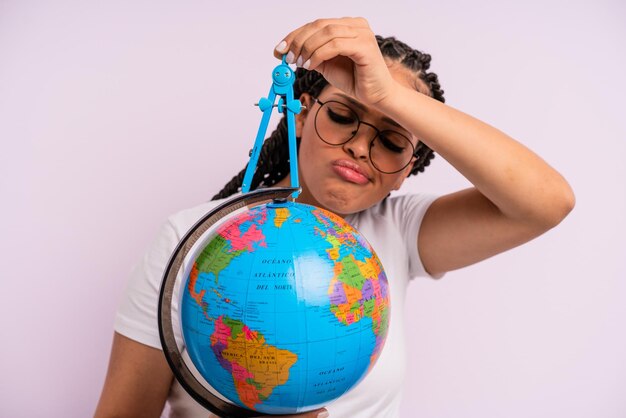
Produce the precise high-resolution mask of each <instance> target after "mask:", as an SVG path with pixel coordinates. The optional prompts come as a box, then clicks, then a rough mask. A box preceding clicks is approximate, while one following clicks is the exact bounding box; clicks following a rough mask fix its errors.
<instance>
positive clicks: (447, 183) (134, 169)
mask: <svg viewBox="0 0 626 418" xmlns="http://www.w3.org/2000/svg"><path fill="white" fill-rule="evenodd" d="M341 16H364V17H366V18H368V19H369V22H370V25H371V27H372V28H373V29H374V31H375V32H377V33H379V34H382V35H396V36H397V37H399V38H400V39H402V40H404V41H405V42H407V43H409V44H410V45H412V46H414V47H416V48H418V49H422V50H424V51H427V52H429V53H430V54H432V56H433V62H432V67H431V70H432V71H435V72H436V73H438V74H439V77H440V81H441V84H442V86H443V88H444V90H445V97H446V100H447V103H448V104H449V105H450V106H453V107H455V108H458V109H461V110H463V111H464V112H467V113H469V114H471V115H474V116H476V117H478V118H480V119H482V120H484V121H486V122H487V123H490V124H492V125H494V126H496V127H498V128H499V129H501V130H503V131H504V132H506V133H508V134H509V135H511V136H513V137H514V138H516V139H518V140H519V141H521V142H522V143H524V144H525V145H527V146H528V147H530V148H531V149H533V150H534V151H536V152H537V153H538V154H539V155H541V156H542V157H543V158H544V159H545V160H546V161H547V162H548V163H550V164H551V165H552V166H554V167H555V168H556V169H557V170H559V171H560V172H561V173H562V174H563V175H564V176H565V177H566V178H567V179H568V180H569V182H570V183H571V185H572V187H573V189H574V191H575V193H576V197H577V205H576V208H575V209H574V211H573V212H572V213H571V214H570V216H569V217H568V218H566V219H565V221H564V222H563V223H561V225H559V226H558V227H557V228H555V229H553V230H551V231H549V232H548V233H546V234H545V235H543V236H541V237H540V238H538V239H536V240H534V241H533V242H531V243H529V244H527V245H524V246H522V247H520V248H517V249H514V250H511V251H509V252H507V253H505V254H503V255H500V256H497V257H494V258H492V259H489V260H486V261H484V262H482V263H480V264H478V265H475V266H472V267H469V268H465V269H462V270H459V271H455V272H451V273H449V274H447V276H446V277H445V278H444V279H442V280H440V281H433V280H427V279H418V280H416V281H414V283H412V286H411V287H410V294H409V295H408V298H409V299H410V302H409V303H408V310H407V312H406V313H405V314H406V315H408V316H410V317H411V319H410V321H409V327H408V330H407V331H408V332H409V333H410V345H411V346H410V350H411V351H410V353H411V357H410V370H409V376H410V378H409V381H408V382H407V385H406V394H405V395H406V396H405V401H404V405H403V417H407V418H409V417H423V418H444V417H445V418H448V417H454V418H462V417H463V418H465V417H467V418H474V417H476V418H479V417H480V418H502V417H504V418H527V417H534V418H548V417H550V418H552V417H568V418H589V417H593V418H623V417H624V416H626V392H625V387H626V355H625V353H626V336H625V330H626V320H625V318H626V303H625V302H626V282H625V279H626V268H625V259H626V238H625V233H626V226H625V222H624V213H626V186H625V183H626V182H625V180H626V169H625V165H624V155H625V153H626V146H625V145H624V144H625V142H624V141H625V139H626V123H625V121H624V119H625V118H626V114H625V113H624V97H625V93H626V88H625V87H626V83H625V81H624V68H626V57H625V53H624V51H625V48H624V40H625V39H626V6H625V3H624V2H623V1H621V0H613V1H610V0H599V1H586V2H581V1H549V0H547V1H546V0H543V1H540V0H532V1H523V2H520V1H516V2H512V1H511V2H502V1H495V0H492V1H490V0H480V1H474V2H463V1H452V0H440V1H429V2H426V1H390V0H389V1H385V2H365V1H341V2H340V1H336V0H333V1H327V0H321V1H315V2H277V3H271V2H246V3H244V2H235V1H233V2H228V3H227V2H210V1H199V0H194V1H176V2H175V1H170V2H167V1H155V0H150V1H147V0H139V1H127V0H126V1H122V0H112V1H106V2H104V1H102V2H96V1H80V0H76V1H71V0H59V1H48V2H46V1H29V0H21V1H18V0H13V1H9V0H0V145H1V148H0V199H1V203H2V204H1V205H0V257H1V259H0V260H1V266H2V268H1V270H0V275H1V276H0V326H1V327H0V333H1V335H2V337H1V338H2V340H1V343H0V416H2V417H11V418H13V417H29V418H30V417H86V416H90V415H91V414H92V413H93V411H94V408H95V405H96V403H97V400H98V397H99V394H100V390H101V387H102V383H103V380H104V377H105V372H106V367H107V362H108V356H109V350H110V344H111V338H112V332H113V331H112V326H113V318H114V312H115V310H116V306H117V303H118V300H119V298H120V295H121V294H122V292H123V290H124V287H125V283H126V280H127V277H128V273H129V271H130V269H131V267H132V266H133V264H134V263H136V262H137V261H138V260H139V258H140V257H141V255H142V253H143V251H144V250H145V248H146V246H147V245H148V244H149V243H150V242H151V241H152V239H154V236H155V234H156V231H157V228H158V226H159V224H160V223H161V222H162V221H163V220H164V219H165V218H166V217H167V216H168V215H169V214H170V213H172V212H175V211H178V210H180V209H183V208H186V207H190V206H194V205H196V204H198V203H200V202H203V201H205V200H208V199H210V198H211V196H213V194H214V193H216V192H217V191H218V190H219V189H220V188H221V187H222V186H223V184H224V183H225V182H226V181H227V180H229V179H230V178H231V176H232V175H234V174H235V173H236V172H237V171H238V170H239V169H240V168H241V167H242V166H243V165H244V164H245V162H246V161H247V158H248V150H249V149H250V147H251V144H252V142H253V140H254V136H255V134H256V130H257V128H258V125H259V122H260V116H261V113H260V112H259V111H258V109H257V108H255V107H254V106H253V103H255V102H256V101H258V99H259V98H260V97H262V96H265V95H266V94H267V91H268V89H269V87H270V82H271V81H270V72H271V69H272V68H273V67H274V66H275V65H276V63H277V61H276V60H275V59H274V58H273V56H272V50H273V48H274V46H275V45H276V44H277V43H278V42H279V41H280V40H281V39H282V38H283V36H285V35H286V34H287V33H288V32H289V31H291V30H292V29H295V28H296V27H298V26H300V25H302V24H304V23H306V22H307V21H310V20H313V19H315V18H318V17H341ZM468 185H469V183H468V182H467V180H465V179H464V178H463V177H462V176H461V175H460V174H458V173H457V172H456V171H455V170H454V168H453V167H452V166H450V165H449V164H448V163H447V162H446V161H445V160H444V159H443V158H441V157H438V158H436V159H435V160H434V161H433V164H432V165H431V166H430V167H429V168H428V169H427V170H426V172H425V173H424V174H423V175H419V176H417V177H413V178H411V179H409V180H408V181H407V182H406V183H405V185H404V188H403V189H402V192H403V193H408V192H416V191H427V192H433V193H438V194H444V193H448V192H451V191H454V190H457V189H459V188H464V187H467V186H468ZM528 198H529V199H532V198H533V197H532V196H528ZM396 314H398V313H396Z"/></svg>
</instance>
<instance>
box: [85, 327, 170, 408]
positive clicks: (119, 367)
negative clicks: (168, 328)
mask: <svg viewBox="0 0 626 418" xmlns="http://www.w3.org/2000/svg"><path fill="white" fill-rule="evenodd" d="M172 379H173V375H172V372H171V370H170V368H169V365H168V364H167V361H166V360H165V356H164V355H163V352H162V351H161V350H159V349H156V348H153V347H149V346H147V345H144V344H141V343H138V342H136V341H134V340H131V339H130V338H127V337H125V336H123V335H121V334H118V333H117V332H116V333H115V334H114V336H113V347H112V349H111V358H110V360H109V369H108V371H107V376H106V380H105V382H104V388H103V389H102V394H101V395H100V401H99V402H98V407H97V409H96V413H95V418H105V417H119V418H122V417H129V418H131V417H133V418H144V417H145V418H148V417H156V418H158V417H160V416H161V412H162V411H163V406H164V405H165V401H166V399H167V395H168V393H169V390H170V386H171V384H172Z"/></svg>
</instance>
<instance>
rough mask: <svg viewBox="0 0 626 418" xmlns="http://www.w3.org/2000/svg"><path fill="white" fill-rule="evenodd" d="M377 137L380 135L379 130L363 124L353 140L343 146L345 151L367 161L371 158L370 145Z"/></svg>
mask: <svg viewBox="0 0 626 418" xmlns="http://www.w3.org/2000/svg"><path fill="white" fill-rule="evenodd" d="M366 126H367V128H369V129H367V128H366ZM376 135H378V130H376V129H375V128H374V127H371V126H369V125H365V124H361V125H360V126H359V128H358V129H357V131H356V133H355V134H354V136H353V137H352V139H350V140H349V141H348V142H346V143H345V144H344V145H343V147H344V150H345V151H346V152H348V153H349V154H350V155H352V156H353V157H354V158H356V159H367V158H369V151H370V143H371V142H372V140H373V139H374V138H375V137H376Z"/></svg>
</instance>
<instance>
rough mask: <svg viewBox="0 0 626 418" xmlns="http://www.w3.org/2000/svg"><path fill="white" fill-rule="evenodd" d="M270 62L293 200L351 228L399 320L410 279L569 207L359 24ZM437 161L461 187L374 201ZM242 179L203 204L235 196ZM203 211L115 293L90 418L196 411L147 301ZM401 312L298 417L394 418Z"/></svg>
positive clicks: (519, 155)
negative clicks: (286, 108)
mask: <svg viewBox="0 0 626 418" xmlns="http://www.w3.org/2000/svg"><path fill="white" fill-rule="evenodd" d="M274 54H275V56H276V57H277V58H280V57H282V56H283V55H284V54H287V61H288V62H289V63H295V64H296V65H297V66H298V67H301V68H300V69H299V70H298V74H297V75H298V77H297V80H296V84H295V86H294V90H295V94H296V97H299V98H300V100H301V102H302V104H303V105H304V106H305V109H304V110H303V111H302V112H301V113H300V114H299V115H297V117H296V135H297V136H298V138H300V140H299V154H298V155H299V170H300V182H301V186H302V193H301V194H300V195H299V197H298V199H297V200H298V202H301V203H308V204H312V205H315V206H319V207H322V208H325V209H328V210H331V211H333V212H335V213H337V214H339V215H341V216H343V217H345V219H346V220H347V221H348V222H349V223H350V224H352V225H353V226H355V227H356V228H357V229H358V230H359V231H360V232H361V233H362V234H364V235H365V236H366V238H367V239H368V240H369V241H370V242H371V244H372V246H373V247H374V249H375V251H376V252H377V254H378V256H379V258H380V259H381V261H382V263H383V265H384V266H385V269H386V271H387V276H388V277H389V278H390V288H391V289H392V293H391V300H392V301H393V302H392V303H393V306H394V312H402V307H403V303H404V291H405V288H406V285H407V284H408V281H409V279H410V278H411V277H414V276H418V275H424V276H431V277H441V276H442V275H443V274H444V273H445V272H447V271H450V270H454V269H458V268H461V267H464V266H468V265H470V264H473V263H476V262H478V261H481V260H484V259H486V258H488V257H491V256H493V255H496V254H498V253H501V252H503V251H506V250H508V249H510V248H513V247H515V246H517V245H520V244H522V243H524V242H527V241H529V240H531V239H533V238H535V237H537V236H539V235H540V234H542V233H544V232H545V231H547V230H548V229H550V228H552V227H554V226H556V225H557V224H558V223H559V222H560V221H561V220H562V219H563V218H564V217H565V216H566V215H567V214H568V213H569V212H570V211H571V210H572V208H573V206H574V195H573V192H572V190H571V189H570V187H569V185H568V184H567V182H566V181H565V179H564V178H563V177H562V176H561V175H560V174H559V173H558V172H556V171H555V170H554V169H552V168H551V167H550V166H549V165H547V164H546V163H545V162H544V161H543V160H542V159H541V158H539V157H538V156H537V155H535V154H534V153H533V152H531V151H530V150H528V149H527V148H526V147H524V146H523V145H521V144H520V143H518V142H516V141H515V140H513V139H512V138H510V137H508V136H507V135H506V134H504V133H502V132H500V131H499V130H497V129H495V128H493V127H491V126H489V125H487V124H485V123H484V122H481V121H479V120H477V119H475V118H473V117H471V116H468V115H466V114H464V113H462V112H460V111H458V110H455V109H453V108H451V107H449V106H446V105H444V104H443V92H442V91H441V89H440V86H439V83H438V79H437V76H436V75H435V74H433V73H429V72H427V70H428V68H429V63H430V56H429V55H427V54H423V53H421V52H419V51H416V50H413V49H411V48H409V47H408V46H407V45H405V44H403V43H402V42H399V41H397V40H395V39H394V38H386V39H384V38H380V37H376V36H375V35H374V33H373V32H372V30H371V29H370V28H369V25H368V22H367V21H366V20H365V19H362V18H342V19H321V20H316V21H315V22H311V23H308V24H306V25H304V26H302V27H300V28H298V29H296V30H294V31H293V32H291V33H289V34H288V35H287V36H286V37H285V38H284V40H282V41H281V42H280V43H279V44H278V46H277V47H276V49H275V51H274ZM433 152H436V153H438V154H439V155H441V156H442V157H443V158H445V159H446V160H447V161H448V162H449V163H450V164H451V165H452V166H454V167H455V169H457V170H458V171H459V172H460V173H461V174H462V175H463V176H465V177H466V178H467V179H468V180H469V181H470V182H471V183H472V185H473V187H471V188H468V189H465V190H460V191H458V192H455V193H451V194H448V195H444V196H440V197H435V196H424V195H419V194H418V195H409V196H402V197H395V198H388V195H389V193H390V192H391V191H393V190H397V189H399V188H400V186H401V185H402V183H403V182H404V180H405V179H406V177H407V176H408V175H410V174H417V173H418V172H420V171H423V170H424V167H425V166H427V165H428V163H429V161H430V159H431V158H432V156H433ZM260 161H261V163H260V164H261V166H260V167H259V169H258V171H257V173H256V174H255V180H253V185H252V187H253V188H256V187H266V186H289V184H290V178H289V165H288V157H287V146H286V123H285V121H284V119H283V121H281V123H280V124H279V127H278V128H277V130H276V131H275V132H274V133H273V134H272V136H271V137H270V139H269V140H268V141H266V144H265V145H264V150H263V151H262V154H261V158H260ZM242 178H243V172H242V173H240V174H239V175H238V176H236V177H235V178H234V179H233V180H232V181H231V182H230V183H229V184H228V185H226V187H225V188H224V189H223V190H222V191H221V192H220V193H219V194H218V195H216V196H215V198H217V199H221V198H225V197H227V196H229V195H230V194H233V193H235V192H237V191H238V190H239V189H240V187H241V179H242ZM216 204H217V202H210V203H206V204H203V205H200V206H198V207H196V208H192V209H189V210H186V211H183V212H180V213H178V214H176V215H173V216H172V217H170V219H169V220H168V222H166V224H165V225H164V227H163V229H162V230H161V233H160V235H159V238H158V239H157V241H156V242H155V244H154V245H153V247H152V248H151V249H150V250H149V251H148V252H147V254H146V257H145V258H144V260H143V262H142V263H141V264H140V265H139V266H138V268H137V269H136V270H135V273H134V274H133V278H132V279H131V282H130V284H129V289H128V294H127V297H126V299H125V300H124V301H123V302H122V305H121V307H120V311H119V313H118V318H117V322H116V328H115V329H116V333H115V336H114V342H113V348H112V354H111V360H110V365H109V371H108V374H107V378H106V382H105V385H104V389H103V393H102V396H101V399H100V403H99V405H98V409H97V411H96V416H98V417H106V416H133V417H138V416H146V417H148V416H150V417H155V416H159V414H160V413H161V411H162V410H163V406H164V404H165V402H166V400H168V399H169V401H170V406H171V411H172V416H189V417H196V416H203V417H204V416H206V415H207V412H206V411H205V410H203V409H202V407H200V406H199V405H197V404H195V402H194V401H193V400H192V399H191V398H190V397H189V396H188V395H186V394H185V393H184V391H183V390H182V388H181V387H180V385H178V384H177V382H175V381H173V377H172V373H171V371H170V369H169V367H168V365H167V363H166V361H165V358H164V356H163V354H162V352H161V351H160V349H159V348H160V343H159V338H158V330H157V323H156V303H157V298H158V287H159V284H160V279H161V275H162V272H163V269H164V267H165V264H166V262H167V260H168V257H169V255H170V254H171V252H172V250H173V249H174V247H175V245H176V243H177V242H178V240H179V239H180V238H181V236H182V234H184V232H185V231H186V228H189V227H190V226H191V225H192V224H193V223H194V222H195V220H197V219H198V218H199V217H200V216H202V215H203V214H204V213H206V212H207V211H208V210H209V209H210V208H211V207H213V206H214V205H216ZM402 333H403V322H402V316H401V315H398V314H394V320H392V321H391V328H390V330H389V335H388V339H387V342H386V344H385V347H384V349H383V352H382V354H381V356H380V359H379V360H378V362H377V364H376V366H375V367H374V369H373V370H372V371H371V373H370V374H369V375H368V377H367V378H366V379H365V380H364V381H363V382H362V383H361V384H359V385H358V386H357V387H356V388H355V389H354V390H353V391H351V392H350V393H348V394H347V395H345V396H343V397H341V398H339V400H337V401H335V402H333V403H331V404H330V405H328V406H327V407H326V409H325V410H320V411H314V412H311V413H308V414H306V415H305V416H311V417H315V416H318V414H320V415H319V416H328V414H330V416H333V417H344V416H346V417H348V416H349V417H383V416H389V417H393V416H398V413H399V412H398V411H399V404H400V392H401V385H402V379H403V370H404V369H405V364H404V356H405V353H404V340H403V335H402Z"/></svg>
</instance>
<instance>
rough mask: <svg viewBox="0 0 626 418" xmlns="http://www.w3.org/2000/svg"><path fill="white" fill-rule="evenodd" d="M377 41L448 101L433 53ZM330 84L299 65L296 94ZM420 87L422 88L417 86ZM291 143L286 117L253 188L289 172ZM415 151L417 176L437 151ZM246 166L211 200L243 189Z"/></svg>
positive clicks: (268, 143)
mask: <svg viewBox="0 0 626 418" xmlns="http://www.w3.org/2000/svg"><path fill="white" fill-rule="evenodd" d="M376 40H377V41H378V47H379V48H380V51H381V52H382V55H383V57H385V58H388V59H389V60H391V61H392V62H397V63H400V64H401V65H403V66H404V67H406V68H408V69H409V70H411V71H413V72H415V73H416V74H417V76H418V78H419V80H420V81H421V82H422V83H424V84H425V85H426V87H427V89H428V92H427V94H429V95H430V96H431V97H432V98H434V99H436V100H439V101H440V102H442V103H443V102H445V99H444V97H443V90H442V89H441V86H440V84H439V80H438V78H437V74H435V73H432V72H427V70H428V68H429V67H430V60H431V57H430V55H429V54H425V53H423V52H420V51H418V50H416V49H413V48H411V47H409V46H408V45H407V44H405V43H404V42H401V41H399V40H397V39H396V38H395V37H393V36H391V37H386V38H383V37H382V36H379V35H376ZM327 85H328V81H326V79H325V78H324V77H323V76H322V75H321V74H320V73H318V72H317V71H308V70H305V69H304V68H298V69H297V70H296V80H295V82H294V85H293V93H294V97H298V98H299V97H300V96H301V95H302V93H308V94H309V95H311V96H313V97H319V95H320V93H321V92H322V90H323V89H324V88H325V87H326V86H327ZM416 89H418V86H417V85H416ZM287 142H288V134H287V118H286V117H285V116H283V117H282V118H281V120H280V122H279V123H278V126H277V128H276V129H275V130H274V132H272V134H271V135H270V137H269V138H267V139H266V140H265V142H264V143H263V147H262V148H261V152H260V154H259V162H258V167H257V169H256V171H255V173H254V176H253V177H252V183H251V185H250V189H251V190H255V189H257V188H260V187H271V186H273V185H274V184H276V183H278V182H279V181H281V180H282V179H284V178H285V177H286V176H287V174H289V147H288V143H287ZM296 144H297V147H298V148H299V146H300V138H296ZM415 151H416V153H415V155H416V157H417V159H416V160H415V162H414V163H413V169H412V170H411V173H410V174H413V175H417V173H418V172H420V173H421V172H423V171H424V168H425V167H427V166H428V165H429V164H430V160H432V159H433V158H434V157H435V154H434V152H433V150H431V149H430V148H429V147H428V146H426V145H425V144H424V143H422V142H419V143H418V144H417V147H416V150H415ZM246 168H247V166H246V167H244V168H243V170H241V171H240V172H239V173H238V174H237V175H236V176H234V177H233V178H232V179H231V180H230V181H229V182H228V183H226V185H225V186H224V187H223V188H222V190H221V191H220V192H219V193H218V194H216V195H215V196H213V198H212V199H211V200H217V199H223V198H226V197H228V196H231V195H233V194H234V193H237V192H239V191H241V185H242V183H243V178H244V175H245V173H246Z"/></svg>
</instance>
